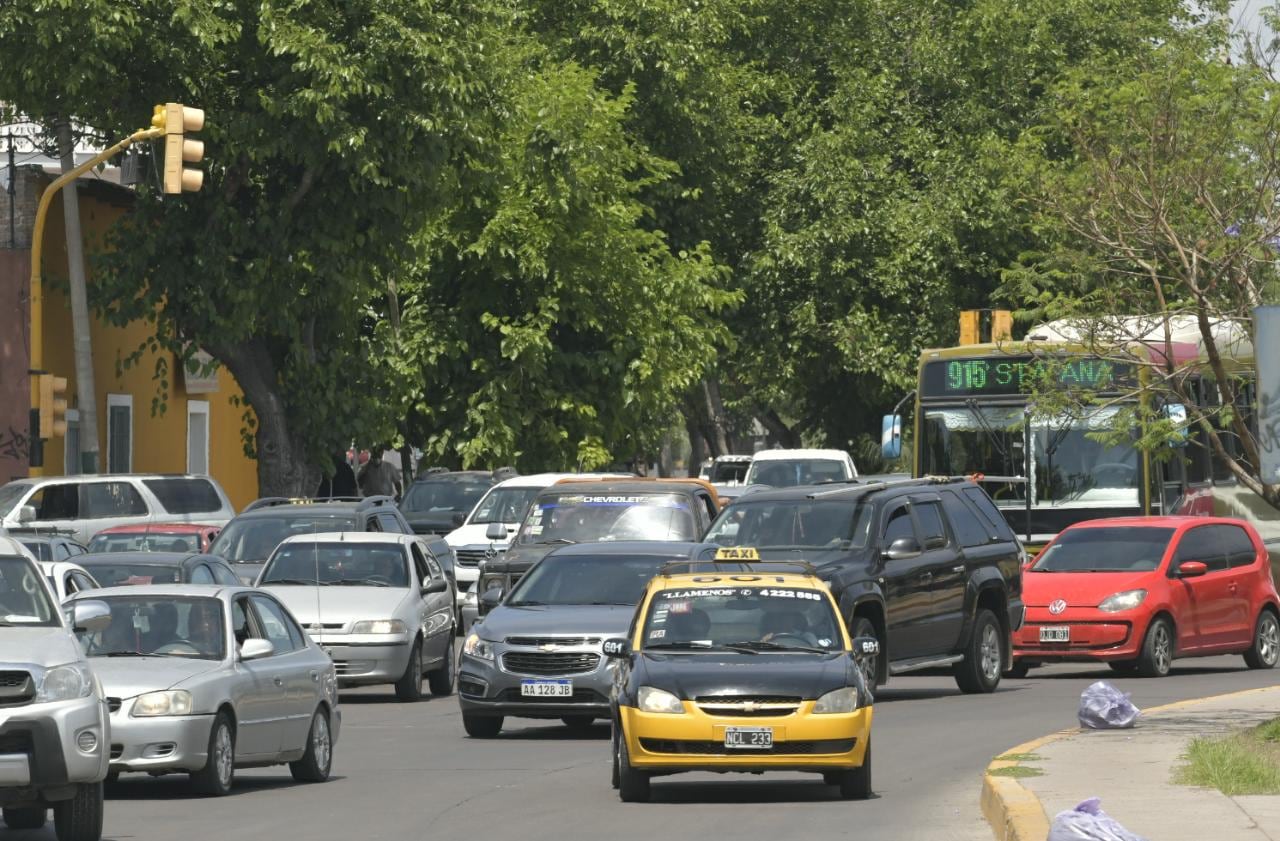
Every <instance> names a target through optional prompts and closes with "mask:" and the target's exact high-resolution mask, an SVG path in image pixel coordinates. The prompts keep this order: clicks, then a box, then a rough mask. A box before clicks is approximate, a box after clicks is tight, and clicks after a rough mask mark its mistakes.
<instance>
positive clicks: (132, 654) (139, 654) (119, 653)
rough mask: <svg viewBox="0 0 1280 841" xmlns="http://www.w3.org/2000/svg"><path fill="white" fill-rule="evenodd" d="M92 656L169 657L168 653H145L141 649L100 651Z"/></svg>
mask: <svg viewBox="0 0 1280 841" xmlns="http://www.w3.org/2000/svg"><path fill="white" fill-rule="evenodd" d="M89 656H90V657H168V656H169V655H168V654H144V653H143V652H141V651H98V652H94V653H93V654H91V655H89Z"/></svg>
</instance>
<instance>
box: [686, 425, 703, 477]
mask: <svg viewBox="0 0 1280 841" xmlns="http://www.w3.org/2000/svg"><path fill="white" fill-rule="evenodd" d="M684 429H685V432H686V433H687V434H688V436H689V463H688V465H686V467H687V470H686V472H687V473H688V474H689V478H691V479H696V478H698V474H699V473H700V472H701V471H702V460H703V459H705V458H706V457H707V442H706V439H704V438H703V437H702V428H701V427H700V426H699V425H698V422H697V420H696V419H695V418H693V417H692V416H690V415H689V413H687V412H686V413H685V416H684Z"/></svg>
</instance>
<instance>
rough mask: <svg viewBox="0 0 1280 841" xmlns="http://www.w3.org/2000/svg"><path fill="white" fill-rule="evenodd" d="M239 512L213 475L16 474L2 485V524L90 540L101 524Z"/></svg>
mask: <svg viewBox="0 0 1280 841" xmlns="http://www.w3.org/2000/svg"><path fill="white" fill-rule="evenodd" d="M234 516H235V511H234V510H232V508H231V501H230V500H229V499H227V495H226V493H225V492H224V491H223V490H222V486H220V485H219V484H218V483H217V481H216V480H214V479H213V478H212V477H210V476H190V475H186V476H184V475H174V474H160V473H111V474H90V475H82V476H48V477H41V478H37V479H15V480H14V481H12V482H10V483H9V484H7V485H5V486H4V487H0V517H3V519H0V527H3V528H5V529H57V530H59V531H63V532H64V533H66V534H69V535H70V536H72V537H74V538H75V539H76V540H78V541H80V542H81V543H84V544H87V543H88V542H89V539H90V538H91V537H93V536H94V535H95V534H97V533H98V532H100V531H102V530H103V529H107V528H111V527H113V526H131V525H137V524H141V523H208V524H209V525H215V526H223V525H226V523H227V521H228V520H230V519H231V518H232V517H234Z"/></svg>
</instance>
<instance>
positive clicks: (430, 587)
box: [422, 578, 449, 596]
mask: <svg viewBox="0 0 1280 841" xmlns="http://www.w3.org/2000/svg"><path fill="white" fill-rule="evenodd" d="M448 589H449V582H448V581H445V580H444V579H443V578H433V579H431V580H430V581H428V582H427V583H426V584H423V585H422V595H424V596H429V595H431V594H432V593H443V592H445V591H446V590H448Z"/></svg>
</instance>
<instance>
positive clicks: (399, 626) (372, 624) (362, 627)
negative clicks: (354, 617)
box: [351, 619, 405, 634]
mask: <svg viewBox="0 0 1280 841" xmlns="http://www.w3.org/2000/svg"><path fill="white" fill-rule="evenodd" d="M404 632H405V627H404V623H403V622H401V621H400V620H399V619H366V620H364V621H363V622H357V623H355V624H354V625H352V626H351V633H353V634H403V633H404Z"/></svg>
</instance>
